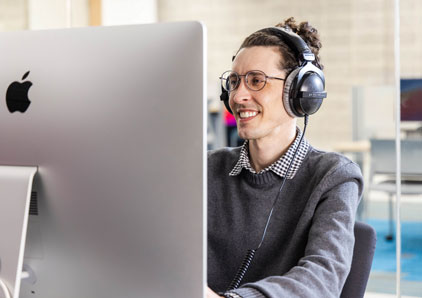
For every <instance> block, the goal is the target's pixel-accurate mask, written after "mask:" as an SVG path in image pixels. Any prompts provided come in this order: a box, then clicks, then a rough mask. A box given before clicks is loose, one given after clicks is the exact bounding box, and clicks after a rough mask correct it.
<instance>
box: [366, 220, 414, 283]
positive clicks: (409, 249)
mask: <svg viewBox="0 0 422 298" xmlns="http://www.w3.org/2000/svg"><path fill="white" fill-rule="evenodd" d="M366 222H367V223H368V224H370V225H371V226H372V227H374V229H375V231H376V233H377V247H376V249H375V256H374V261H373V263H372V270H373V271H387V272H396V238H394V239H393V240H392V241H387V240H385V236H386V235H387V234H388V221H386V220H374V219H372V220H368V221H366ZM394 231H395V228H394ZM394 235H395V234H394ZM401 235H402V241H401V243H402V247H401V251H402V258H401V271H402V279H404V280H409V281H422V222H420V221H417V222H409V221H404V222H402V223H401Z"/></svg>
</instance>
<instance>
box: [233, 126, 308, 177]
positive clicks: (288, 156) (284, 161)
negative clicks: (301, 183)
mask: <svg viewBox="0 0 422 298" xmlns="http://www.w3.org/2000/svg"><path fill="white" fill-rule="evenodd" d="M301 136H302V131H301V130H300V129H299V128H297V135H296V138H295V140H294V142H293V144H292V145H290V147H289V149H288V150H287V152H286V153H285V154H283V156H282V157H280V159H279V160H277V161H276V162H274V163H273V164H272V165H270V166H269V167H266V168H265V169H263V170H261V171H260V172H259V173H257V172H256V171H255V170H254V169H253V168H252V166H251V163H250V161H249V149H248V148H249V146H248V140H246V141H245V142H244V143H243V145H242V148H241V150H240V157H239V160H238V162H237V163H236V165H235V166H234V168H233V170H231V172H230V174H229V175H230V176H236V175H239V174H240V172H241V171H242V169H243V168H245V169H246V170H248V171H250V172H252V173H254V174H262V173H265V172H268V171H273V172H274V173H276V174H277V175H279V176H280V177H284V176H285V175H286V172H287V169H288V167H289V164H290V161H291V160H292V158H293V155H294V153H295V150H296V148H297V146H298V145H299V141H300V138H301ZM308 149H309V143H308V141H307V140H306V139H305V138H303V140H302V142H301V144H300V147H299V149H298V151H297V154H296V157H295V159H294V160H293V164H292V167H291V169H290V171H289V175H288V176H287V179H292V178H293V177H294V176H295V174H296V172H297V170H298V169H299V167H300V165H301V164H302V161H303V159H304V158H305V155H306V153H307V152H308Z"/></svg>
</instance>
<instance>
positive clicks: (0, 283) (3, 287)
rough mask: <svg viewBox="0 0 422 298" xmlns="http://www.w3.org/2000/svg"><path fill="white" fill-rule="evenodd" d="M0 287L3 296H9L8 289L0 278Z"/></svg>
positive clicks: (6, 297) (8, 297)
mask: <svg viewBox="0 0 422 298" xmlns="http://www.w3.org/2000/svg"><path fill="white" fill-rule="evenodd" d="M0 288H1V289H2V290H3V293H4V297H5V298H10V293H9V289H8V288H7V286H6V284H5V283H4V282H3V281H2V280H1V279H0Z"/></svg>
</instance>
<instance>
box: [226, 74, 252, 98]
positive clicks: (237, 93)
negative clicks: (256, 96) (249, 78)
mask: <svg viewBox="0 0 422 298" xmlns="http://www.w3.org/2000/svg"><path fill="white" fill-rule="evenodd" d="M251 97H252V95H251V90H249V89H248V87H246V82H245V77H243V78H241V79H240V82H239V86H238V87H237V88H236V90H234V91H232V92H230V102H233V103H237V104H242V103H244V102H246V101H248V100H250V99H251Z"/></svg>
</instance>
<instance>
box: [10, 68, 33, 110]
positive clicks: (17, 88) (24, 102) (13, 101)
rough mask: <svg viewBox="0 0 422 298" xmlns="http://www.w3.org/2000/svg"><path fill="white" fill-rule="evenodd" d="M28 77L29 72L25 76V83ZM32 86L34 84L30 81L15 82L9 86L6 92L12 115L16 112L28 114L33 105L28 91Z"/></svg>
mask: <svg viewBox="0 0 422 298" xmlns="http://www.w3.org/2000/svg"><path fill="white" fill-rule="evenodd" d="M28 75H29V71H28V72H26V73H25V74H24V75H23V77H22V81H24V80H25V79H26V77H27V76H28ZM31 86H32V82H30V81H24V82H22V83H19V82H16V81H15V82H13V83H12V84H10V85H9V87H8V88H7V91H6V104H7V108H8V109H9V112H10V113H14V112H16V111H19V112H21V113H25V112H26V110H27V109H28V107H29V105H30V104H31V101H30V100H29V98H28V91H29V88H31Z"/></svg>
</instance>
